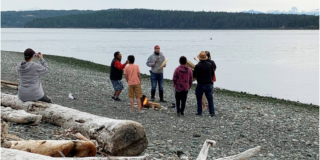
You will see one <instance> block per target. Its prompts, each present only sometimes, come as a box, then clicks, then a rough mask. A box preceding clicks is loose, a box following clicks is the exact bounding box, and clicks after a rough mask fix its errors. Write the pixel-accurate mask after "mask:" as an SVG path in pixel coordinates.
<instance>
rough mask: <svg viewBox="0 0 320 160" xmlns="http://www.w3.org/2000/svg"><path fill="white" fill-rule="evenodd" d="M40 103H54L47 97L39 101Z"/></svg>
mask: <svg viewBox="0 0 320 160" xmlns="http://www.w3.org/2000/svg"><path fill="white" fill-rule="evenodd" d="M38 101H42V102H47V103H52V101H51V99H49V98H48V97H47V96H46V95H44V96H43V97H42V98H40V99H38Z"/></svg>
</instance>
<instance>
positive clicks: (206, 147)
mask: <svg viewBox="0 0 320 160" xmlns="http://www.w3.org/2000/svg"><path fill="white" fill-rule="evenodd" d="M215 145H216V141H213V140H206V141H205V142H204V144H203V146H202V148H201V151H200V153H199V155H198V157H197V160H206V159H207V156H208V151H209V148H210V147H211V146H215Z"/></svg>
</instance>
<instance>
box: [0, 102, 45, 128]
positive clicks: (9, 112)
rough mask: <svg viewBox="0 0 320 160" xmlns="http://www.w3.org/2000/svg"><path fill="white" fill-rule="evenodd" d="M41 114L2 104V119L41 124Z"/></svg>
mask: <svg viewBox="0 0 320 160" xmlns="http://www.w3.org/2000/svg"><path fill="white" fill-rule="evenodd" d="M41 118H42V116H41V115H35V114H30V113H27V112H26V111H24V110H14V109H12V108H10V107H3V106H1V119H3V120H5V121H9V122H16V123H21V124H30V125H39V123H40V122H41Z"/></svg>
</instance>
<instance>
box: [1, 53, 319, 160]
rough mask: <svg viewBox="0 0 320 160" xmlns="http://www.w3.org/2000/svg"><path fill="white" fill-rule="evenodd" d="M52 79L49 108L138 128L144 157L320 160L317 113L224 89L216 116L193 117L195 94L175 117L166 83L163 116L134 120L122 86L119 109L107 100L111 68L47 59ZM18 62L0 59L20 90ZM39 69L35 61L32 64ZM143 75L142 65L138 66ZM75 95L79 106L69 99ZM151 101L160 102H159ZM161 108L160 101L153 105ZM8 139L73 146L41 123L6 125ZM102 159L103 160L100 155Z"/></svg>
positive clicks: (45, 81)
mask: <svg viewBox="0 0 320 160" xmlns="http://www.w3.org/2000/svg"><path fill="white" fill-rule="evenodd" d="M44 58H45V59H46V61H47V62H48V64H49V67H50V73H49V74H48V75H46V76H45V77H43V78H42V81H41V82H42V85H43V88H44V90H45V92H46V94H47V95H48V96H49V97H50V98H52V100H53V102H54V103H56V104H59V105H62V106H65V107H70V108H74V109H77V110H80V111H83V112H88V113H92V114H95V115H99V116H104V117H108V118H113V119H127V120H133V121H136V122H139V123H141V124H142V125H143V126H144V128H145V130H146V134H147V138H148V141H149V145H148V148H147V149H146V150H145V152H144V153H142V154H145V153H148V154H151V155H153V156H154V157H157V158H161V159H165V158H166V157H171V156H173V155H177V154H178V155H180V154H183V155H189V156H190V158H191V159H195V158H196V157H197V155H198V153H199V151H200V150H201V147H202V144H203V143H204V141H205V140H206V139H211V140H215V141H217V146H216V147H214V148H211V149H210V150H209V155H208V159H211V158H213V157H216V158H219V157H224V156H230V155H234V154H237V153H239V152H242V151H244V150H247V149H249V148H253V147H255V146H262V147H263V148H262V150H261V151H260V153H259V154H258V155H257V156H255V157H253V158H251V159H319V106H317V105H310V104H302V103H297V102H291V101H286V100H280V99H275V98H270V97H261V96H257V95H250V94H246V93H241V92H232V91H228V90H224V89H215V97H214V103H215V109H216V116H215V117H210V116H209V113H208V110H206V111H204V115H203V116H201V117H199V116H196V115H195V113H196V98H195V95H194V87H192V89H191V91H190V92H189V95H188V101H187V106H186V113H185V116H183V117H177V116H176V113H175V109H174V108H170V106H171V103H173V102H174V96H173V88H172V84H171V81H170V80H166V81H165V84H164V92H165V94H164V95H165V99H166V100H167V103H161V105H162V106H165V107H167V108H168V109H167V110H160V111H157V110H152V109H146V110H143V111H144V113H142V114H139V113H137V112H134V113H131V112H130V106H129V99H127V84H126V83H125V80H124V79H123V82H124V85H125V89H124V90H123V92H122V93H121V96H120V98H121V99H122V101H121V102H117V101H114V100H112V99H111V96H112V94H113V87H112V84H111V81H110V79H109V75H108V72H109V67H107V66H104V65H100V64H95V63H92V62H88V61H82V60H77V59H74V58H65V57H59V56H50V55H45V53H44ZM21 61H23V55H22V54H21V53H16V52H9V51H1V79H2V80H7V81H12V82H18V80H19V77H18V75H17V73H16V66H17V64H18V63H19V62H21ZM36 61H37V60H36ZM140 66H141V67H144V66H145V65H144V64H140ZM150 88H151V85H150V78H149V76H147V75H143V76H142V89H143V93H144V94H145V95H146V96H147V97H150ZM1 92H3V93H8V94H17V91H16V90H13V89H10V88H6V87H4V88H1ZM68 93H72V94H73V95H74V97H76V98H77V99H76V100H70V99H68ZM156 97H158V96H157V95H156ZM156 102H157V103H160V102H159V98H156ZM9 127H10V128H9V133H11V134H14V135H16V136H19V137H21V138H23V139H33V140H40V139H52V140H54V139H75V137H73V135H72V134H67V133H68V130H66V129H64V128H61V127H59V126H53V125H51V124H47V123H41V124H40V125H39V126H28V125H21V124H15V123H9ZM98 156H101V155H98Z"/></svg>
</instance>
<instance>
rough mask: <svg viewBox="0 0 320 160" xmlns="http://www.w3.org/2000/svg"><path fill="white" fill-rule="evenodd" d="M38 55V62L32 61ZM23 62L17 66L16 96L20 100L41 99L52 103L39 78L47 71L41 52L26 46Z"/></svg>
mask: <svg viewBox="0 0 320 160" xmlns="http://www.w3.org/2000/svg"><path fill="white" fill-rule="evenodd" d="M34 57H38V58H39V59H40V64H38V63H34V62H33V58H34ZM24 59H25V62H21V63H20V64H19V65H18V66H17V72H18V75H19V87H18V97H19V99H20V100H21V101H23V102H26V101H43V102H47V103H52V100H51V99H49V98H48V97H47V96H46V95H45V94H44V92H43V88H42V84H41V82H40V78H41V77H42V76H44V75H46V74H47V73H49V67H48V64H47V62H46V61H45V60H44V59H43V54H42V53H41V52H39V53H35V52H34V51H33V50H32V49H30V48H28V49H26V50H25V51H24Z"/></svg>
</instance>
